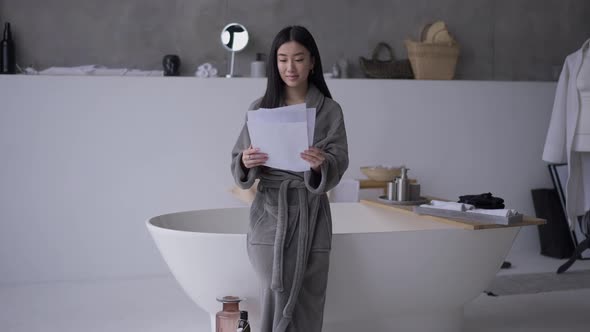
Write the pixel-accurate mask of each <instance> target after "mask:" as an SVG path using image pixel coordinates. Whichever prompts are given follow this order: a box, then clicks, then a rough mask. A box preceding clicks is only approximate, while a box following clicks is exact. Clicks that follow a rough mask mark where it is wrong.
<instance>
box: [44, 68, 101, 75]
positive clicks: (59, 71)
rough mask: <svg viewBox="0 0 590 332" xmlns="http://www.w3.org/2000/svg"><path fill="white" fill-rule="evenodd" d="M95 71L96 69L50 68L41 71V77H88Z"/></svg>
mask: <svg viewBox="0 0 590 332" xmlns="http://www.w3.org/2000/svg"><path fill="white" fill-rule="evenodd" d="M93 71H94V67H90V66H81V67H50V68H47V69H44V70H41V71H39V75H88V74H91V73H92V72H93Z"/></svg>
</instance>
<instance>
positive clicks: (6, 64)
mask: <svg viewBox="0 0 590 332" xmlns="http://www.w3.org/2000/svg"><path fill="white" fill-rule="evenodd" d="M15 73H16V59H15V56H14V42H13V41H12V34H11V33H10V23H8V22H6V24H4V36H3V38H2V42H0V74H15Z"/></svg>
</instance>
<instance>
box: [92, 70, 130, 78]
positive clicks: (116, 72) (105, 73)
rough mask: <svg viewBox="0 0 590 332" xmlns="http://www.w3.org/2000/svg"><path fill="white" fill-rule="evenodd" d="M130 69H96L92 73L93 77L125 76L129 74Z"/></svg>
mask: <svg viewBox="0 0 590 332" xmlns="http://www.w3.org/2000/svg"><path fill="white" fill-rule="evenodd" d="M127 71H128V69H125V68H120V69H115V68H113V69H110V68H96V69H95V70H94V71H92V75H94V76H123V75H125V74H127Z"/></svg>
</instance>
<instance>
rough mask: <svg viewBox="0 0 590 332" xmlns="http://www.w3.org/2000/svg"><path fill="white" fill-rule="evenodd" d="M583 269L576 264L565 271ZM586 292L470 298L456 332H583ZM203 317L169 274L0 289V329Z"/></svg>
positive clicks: (160, 325) (48, 329) (589, 318)
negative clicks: (461, 323) (462, 326)
mask: <svg viewBox="0 0 590 332" xmlns="http://www.w3.org/2000/svg"><path fill="white" fill-rule="evenodd" d="M508 259H509V260H510V261H511V262H512V263H513V268H512V269H509V270H502V271H501V272H500V274H499V275H510V274H518V273H535V272H551V271H555V270H556V269H557V267H558V266H559V265H560V264H561V263H562V262H563V260H555V259H550V258H546V257H542V256H539V255H512V256H509V257H508ZM581 270H590V262H589V261H583V262H577V263H576V264H575V265H574V266H573V267H572V269H571V271H581ZM589 312H590V289H582V290H570V291H556V292H548V293H540V294H526V295H508V296H499V297H490V296H487V295H485V294H482V295H480V296H479V297H477V298H476V299H475V300H474V301H473V302H471V303H469V304H468V305H467V306H466V308H465V326H464V332H475V331H477V332H488V331H489V332H491V331H494V332H507V331H574V332H575V331H588V327H589V326H590V315H588V313H589ZM208 328H209V317H208V315H206V314H205V312H203V311H202V310H201V309H199V308H198V307H196V305H194V304H193V302H192V301H191V300H190V299H189V298H188V297H187V296H186V295H185V294H184V293H183V291H182V290H181V289H180V287H179V286H178V285H177V284H176V282H175V280H174V279H173V278H172V277H170V276H161V277H152V278H143V279H133V280H100V281H78V282H52V283H38V284H20V285H11V286H6V285H5V286H1V287H0V331H2V332H41V331H43V332H58V331H59V332H81V331H88V332H94V331H96V332H98V331H101V332H104V331H109V332H135V331H137V332H139V331H142V332H152V331H153V332H156V331H157V332H161V331H167V332H185V331H186V332H188V331H190V332H200V331H208Z"/></svg>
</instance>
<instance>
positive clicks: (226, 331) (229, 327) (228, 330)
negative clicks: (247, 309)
mask: <svg viewBox="0 0 590 332" xmlns="http://www.w3.org/2000/svg"><path fill="white" fill-rule="evenodd" d="M217 301H219V302H221V303H223V309H222V310H221V311H219V312H218V313H217V314H216V315H215V331H216V332H236V327H237V326H238V321H239V320H240V307H239V303H240V301H242V299H241V298H239V297H237V296H224V297H222V298H217Z"/></svg>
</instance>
